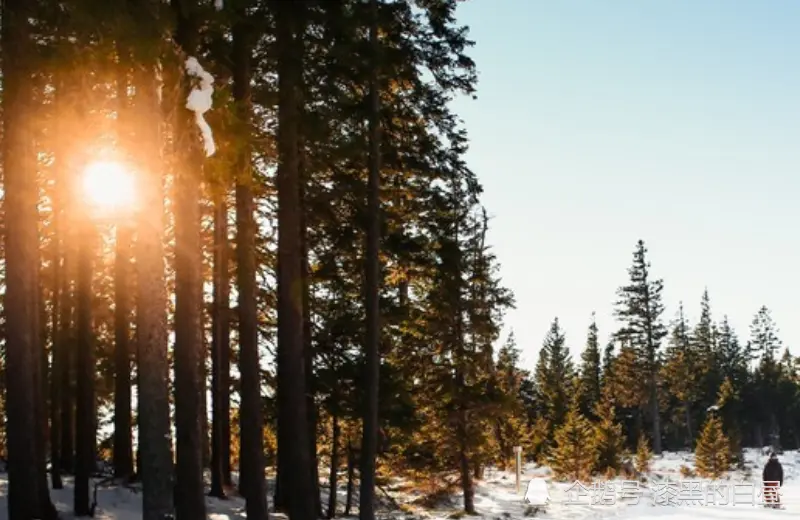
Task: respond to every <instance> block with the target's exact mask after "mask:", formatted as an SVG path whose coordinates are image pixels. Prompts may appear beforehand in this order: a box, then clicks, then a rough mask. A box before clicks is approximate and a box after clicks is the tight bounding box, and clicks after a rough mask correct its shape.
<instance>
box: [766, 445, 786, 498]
mask: <svg viewBox="0 0 800 520" xmlns="http://www.w3.org/2000/svg"><path fill="white" fill-rule="evenodd" d="M761 476H762V479H763V481H764V502H766V503H767V504H771V505H772V506H773V507H777V506H778V504H780V501H781V499H780V496H779V495H778V490H779V489H780V487H781V486H783V466H781V463H780V462H779V461H778V456H777V455H775V453H770V454H769V460H768V461H767V463H766V464H765V465H764V472H763V474H762V475H761Z"/></svg>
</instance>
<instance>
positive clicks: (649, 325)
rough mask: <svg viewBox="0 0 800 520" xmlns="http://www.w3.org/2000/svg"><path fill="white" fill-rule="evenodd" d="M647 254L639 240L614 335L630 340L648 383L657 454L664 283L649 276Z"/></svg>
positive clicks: (664, 332) (621, 299)
mask: <svg viewBox="0 0 800 520" xmlns="http://www.w3.org/2000/svg"><path fill="white" fill-rule="evenodd" d="M646 255H647V249H646V248H645V245H644V242H643V241H642V240H639V242H638V243H637V244H636V250H635V251H634V254H633V266H632V267H631V268H630V269H629V270H628V275H629V276H630V283H629V284H628V285H626V286H623V287H621V288H620V289H619V290H618V295H619V297H620V299H619V301H618V302H617V304H616V309H615V315H616V317H617V318H618V319H620V320H621V321H622V323H623V327H622V328H621V329H620V330H619V332H618V333H617V336H618V337H620V338H623V339H625V340H627V341H629V342H630V344H631V346H632V347H633V348H634V349H636V352H637V354H638V356H639V359H640V363H641V367H642V370H643V372H642V374H641V377H642V378H643V379H645V381H646V384H647V403H648V406H647V409H648V412H649V419H650V423H651V428H652V434H651V436H652V441H653V450H654V451H655V453H656V454H660V453H661V417H660V413H659V399H658V386H657V375H658V358H659V353H660V347H661V340H662V339H663V338H664V336H666V334H667V332H666V329H665V327H664V325H663V323H662V322H661V314H662V313H663V312H664V306H663V304H662V302H661V292H662V291H663V289H664V283H663V281H662V280H659V279H653V278H652V277H651V275H650V264H649V263H648V262H647V258H646Z"/></svg>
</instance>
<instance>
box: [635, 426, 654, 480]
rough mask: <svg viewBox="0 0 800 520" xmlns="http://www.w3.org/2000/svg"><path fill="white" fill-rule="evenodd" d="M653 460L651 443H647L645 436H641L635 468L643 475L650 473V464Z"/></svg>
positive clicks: (637, 445) (637, 446)
mask: <svg viewBox="0 0 800 520" xmlns="http://www.w3.org/2000/svg"><path fill="white" fill-rule="evenodd" d="M652 460H653V452H652V451H651V450H650V443H649V442H647V437H646V436H645V435H640V436H639V442H638V443H637V444H636V459H635V461H634V466H635V468H636V471H638V472H639V473H641V474H643V475H644V474H645V473H648V472H649V471H650V462H651V461H652Z"/></svg>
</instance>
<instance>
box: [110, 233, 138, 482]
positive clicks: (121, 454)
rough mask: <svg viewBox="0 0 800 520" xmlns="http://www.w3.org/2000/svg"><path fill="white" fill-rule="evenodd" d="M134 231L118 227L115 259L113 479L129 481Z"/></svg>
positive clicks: (131, 467)
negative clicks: (131, 271) (131, 291)
mask: <svg viewBox="0 0 800 520" xmlns="http://www.w3.org/2000/svg"><path fill="white" fill-rule="evenodd" d="M131 231H132V230H131V229H130V227H128V226H125V225H119V226H117V244H116V252H115V258H114V268H115V269H114V271H115V272H114V301H115V308H114V368H115V370H114V476H115V477H116V478H118V479H122V480H127V479H129V478H130V477H131V475H132V474H133V440H132V430H133V422H132V418H131V412H132V407H131V394H132V392H131V339H130V336H131V331H130V326H131V308H130V305H131V298H130V287H131V285H130V281H129V276H128V274H129V272H130V270H131V262H130V259H131V241H132V236H131V235H132V233H131Z"/></svg>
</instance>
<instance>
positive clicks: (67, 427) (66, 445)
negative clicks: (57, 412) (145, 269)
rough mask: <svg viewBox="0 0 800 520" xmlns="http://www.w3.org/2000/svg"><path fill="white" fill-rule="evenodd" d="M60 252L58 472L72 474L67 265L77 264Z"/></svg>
mask: <svg viewBox="0 0 800 520" xmlns="http://www.w3.org/2000/svg"><path fill="white" fill-rule="evenodd" d="M65 249H66V251H65V252H64V255H65V258H64V263H65V267H64V275H65V276H64V280H63V283H62V286H61V342H62V348H61V356H62V363H61V377H60V383H61V391H60V400H61V469H62V470H63V471H64V472H65V473H68V474H69V473H72V472H73V471H75V406H74V402H75V401H74V399H73V395H74V393H73V388H74V384H73V382H74V377H73V375H74V367H75V343H76V341H75V329H74V328H73V320H74V319H75V304H74V300H73V291H72V284H71V283H70V278H71V276H70V272H71V271H72V267H71V264H73V263H75V260H77V255H75V250H74V248H72V247H71V246H70V245H66V247H65Z"/></svg>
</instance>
